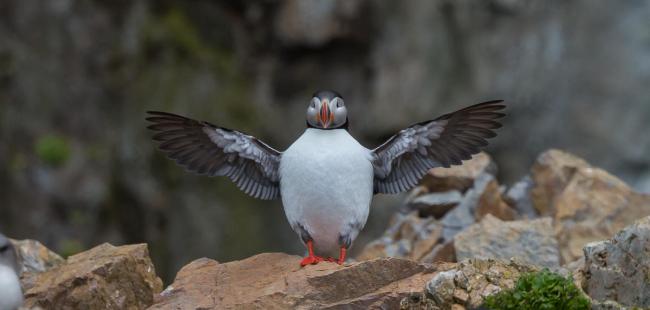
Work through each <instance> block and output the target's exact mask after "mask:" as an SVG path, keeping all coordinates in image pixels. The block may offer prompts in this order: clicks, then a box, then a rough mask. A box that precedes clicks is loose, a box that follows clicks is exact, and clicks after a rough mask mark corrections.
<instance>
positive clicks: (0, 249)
mask: <svg viewBox="0 0 650 310" xmlns="http://www.w3.org/2000/svg"><path fill="white" fill-rule="evenodd" d="M7 250H9V245H8V244H5V245H3V246H1V247H0V252H6V251H7Z"/></svg>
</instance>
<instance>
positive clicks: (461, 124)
mask: <svg viewBox="0 0 650 310" xmlns="http://www.w3.org/2000/svg"><path fill="white" fill-rule="evenodd" d="M502 103H503V101H502V100H496V101H488V102H483V103H479V104H476V105H473V106H470V107H467V108H464V109H462V110H458V111H456V112H453V113H449V114H445V115H443V116H441V117H438V118H436V119H434V120H430V121H425V122H421V123H417V124H415V125H413V126H411V127H408V128H406V129H403V130H401V131H400V132H398V133H397V134H396V135H394V136H392V137H391V138H390V139H388V141H386V142H385V143H384V144H382V145H381V146H379V147H378V148H376V149H374V150H373V162H372V164H373V166H374V170H375V180H374V190H375V193H387V194H394V193H399V192H403V191H407V190H409V189H411V188H413V187H414V186H416V185H417V184H418V182H419V181H420V179H421V178H422V176H424V175H425V174H426V173H427V171H429V169H431V168H434V167H449V166H450V165H460V164H461V163H462V160H467V159H470V158H471V157H472V155H473V154H476V153H478V152H480V148H481V147H484V146H487V145H488V142H487V141H486V139H488V138H493V137H495V136H496V133H495V132H494V131H493V129H497V128H499V127H501V124H500V123H499V122H498V121H497V120H498V119H499V118H502V117H504V116H505V114H503V113H499V112H497V111H499V110H502V109H503V108H505V105H503V104H502Z"/></svg>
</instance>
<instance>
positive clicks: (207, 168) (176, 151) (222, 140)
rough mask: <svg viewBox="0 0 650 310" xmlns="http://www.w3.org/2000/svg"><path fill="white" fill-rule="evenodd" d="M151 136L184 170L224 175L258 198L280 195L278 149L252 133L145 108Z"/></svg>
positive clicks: (202, 173)
mask: <svg viewBox="0 0 650 310" xmlns="http://www.w3.org/2000/svg"><path fill="white" fill-rule="evenodd" d="M147 113H149V115H150V116H149V117H147V120H148V121H150V122H153V124H152V125H150V126H149V127H147V128H149V129H151V130H153V131H156V132H157V133H156V134H155V135H154V136H153V140H155V141H159V142H160V145H159V146H158V148H159V149H160V150H161V151H163V152H164V153H165V154H167V157H169V158H171V159H173V160H175V161H176V163H177V164H179V165H181V166H183V167H185V168H186V169H187V170H188V171H191V172H194V173H197V174H201V175H209V176H227V177H229V178H230V179H231V180H232V181H233V182H234V183H235V184H236V185H237V187H239V189H241V190H242V191H244V192H245V193H246V194H248V195H251V196H253V197H255V198H260V199H274V198H278V197H279V196H280V185H279V179H280V178H279V175H278V166H279V164H280V154H281V153H280V152H278V151H276V150H274V149H273V148H271V147H270V146H268V145H266V144H265V143H263V142H262V141H260V140H258V139H257V138H255V137H253V136H249V135H246V134H244V133H241V132H239V131H235V130H230V129H226V128H222V127H218V126H215V125H212V124H210V123H208V122H201V121H196V120H193V119H189V118H186V117H183V116H180V115H176V114H172V113H166V112H157V111H149V112H147Z"/></svg>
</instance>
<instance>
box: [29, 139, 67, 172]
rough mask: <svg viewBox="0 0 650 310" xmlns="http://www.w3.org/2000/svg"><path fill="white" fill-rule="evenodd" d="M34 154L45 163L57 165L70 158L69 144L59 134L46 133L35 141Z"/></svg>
mask: <svg viewBox="0 0 650 310" xmlns="http://www.w3.org/2000/svg"><path fill="white" fill-rule="evenodd" d="M35 148H36V154H37V155H38V157H39V158H40V159H41V160H42V161H43V162H44V163H45V164H47V165H49V166H52V167H59V166H62V165H63V164H65V162H66V161H68V158H70V145H69V144H68V141H67V140H66V139H65V138H64V137H61V136H57V135H46V136H43V137H40V138H39V139H38V140H37V141H36V147H35Z"/></svg>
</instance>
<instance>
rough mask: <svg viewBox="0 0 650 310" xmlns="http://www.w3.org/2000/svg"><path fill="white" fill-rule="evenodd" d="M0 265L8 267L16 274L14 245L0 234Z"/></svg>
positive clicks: (16, 260)
mask: <svg viewBox="0 0 650 310" xmlns="http://www.w3.org/2000/svg"><path fill="white" fill-rule="evenodd" d="M0 265H5V266H9V267H11V268H12V269H14V270H15V271H16V273H18V271H19V270H18V258H17V257H16V249H15V248H14V245H13V244H12V243H11V241H9V239H7V237H5V236H4V235H3V234H0Z"/></svg>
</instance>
